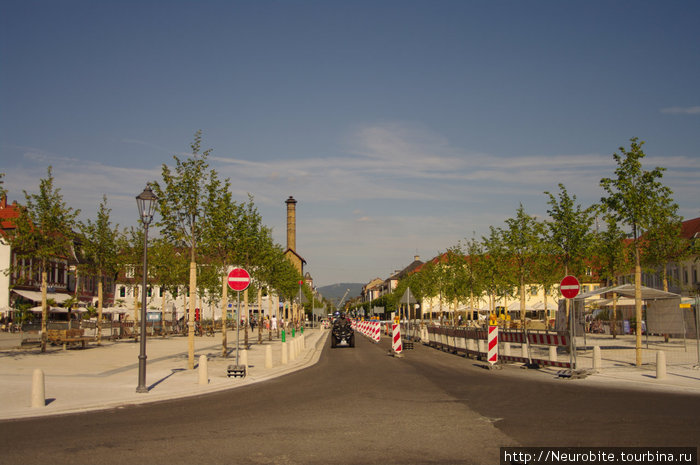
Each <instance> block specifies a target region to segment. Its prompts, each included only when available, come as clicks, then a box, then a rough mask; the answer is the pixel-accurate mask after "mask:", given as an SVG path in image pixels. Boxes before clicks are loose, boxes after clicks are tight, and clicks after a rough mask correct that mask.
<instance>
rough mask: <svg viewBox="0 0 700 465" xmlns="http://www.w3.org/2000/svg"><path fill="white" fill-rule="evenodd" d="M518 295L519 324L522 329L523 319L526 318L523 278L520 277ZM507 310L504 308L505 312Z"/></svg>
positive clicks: (523, 325)
mask: <svg viewBox="0 0 700 465" xmlns="http://www.w3.org/2000/svg"><path fill="white" fill-rule="evenodd" d="M519 294H520V322H521V324H522V327H523V328H525V318H526V312H525V278H524V277H523V276H522V275H521V276H520V289H519ZM507 311H508V309H507V308H506V312H507Z"/></svg>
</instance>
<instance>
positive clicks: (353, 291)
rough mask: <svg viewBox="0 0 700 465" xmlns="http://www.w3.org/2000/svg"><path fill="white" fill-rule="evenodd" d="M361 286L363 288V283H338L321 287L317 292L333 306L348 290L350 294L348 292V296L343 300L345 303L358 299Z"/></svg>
mask: <svg viewBox="0 0 700 465" xmlns="http://www.w3.org/2000/svg"><path fill="white" fill-rule="evenodd" d="M362 286H364V284H363V283H338V284H330V285H328V286H321V287H319V288H318V289H317V290H318V292H320V293H321V295H322V296H323V297H325V298H326V299H328V300H330V301H331V302H333V304H337V303H338V301H339V300H340V299H342V298H343V295H344V294H345V291H346V290H348V289H350V292H348V296H347V297H346V298H345V301H346V302H347V301H348V299H352V298H353V297H358V296H359V295H360V294H362Z"/></svg>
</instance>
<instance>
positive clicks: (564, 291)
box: [559, 276, 581, 299]
mask: <svg viewBox="0 0 700 465" xmlns="http://www.w3.org/2000/svg"><path fill="white" fill-rule="evenodd" d="M580 289H581V285H580V284H579V282H578V279H576V277H575V276H564V279H562V280H561V283H560V284H559V290H561V295H563V296H564V297H566V298H567V299H573V298H574V297H576V296H577V295H578V291H579V290H580Z"/></svg>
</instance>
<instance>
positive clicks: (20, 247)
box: [8, 166, 80, 352]
mask: <svg viewBox="0 0 700 465" xmlns="http://www.w3.org/2000/svg"><path fill="white" fill-rule="evenodd" d="M24 197H25V200H26V205H25V206H20V207H19V216H18V217H17V219H16V220H15V225H16V228H15V229H14V230H13V231H12V232H10V233H9V234H8V240H9V242H10V245H11V247H12V249H13V250H14V251H15V255H16V256H17V257H18V258H28V259H31V260H33V261H35V262H37V263H38V266H39V271H40V272H41V308H42V310H41V331H42V332H41V351H42V352H45V351H46V342H47V338H46V335H47V331H46V323H47V321H48V306H47V301H46V287H47V270H48V268H49V265H50V263H51V262H52V261H53V260H56V259H65V258H67V257H69V256H70V255H72V253H73V236H74V235H73V229H72V228H73V226H74V225H75V218H76V217H77V216H78V214H79V213H80V211H79V210H73V209H72V208H70V207H68V206H67V205H66V203H65V202H64V201H63V196H62V195H61V192H60V189H58V188H56V187H54V178H53V173H52V170H51V166H49V167H48V170H47V177H46V178H44V179H41V180H40V181H39V193H38V194H29V193H27V191H24Z"/></svg>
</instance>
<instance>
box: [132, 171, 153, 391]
mask: <svg viewBox="0 0 700 465" xmlns="http://www.w3.org/2000/svg"><path fill="white" fill-rule="evenodd" d="M157 200H158V197H156V195H155V194H154V193H153V191H152V190H151V186H150V185H149V184H146V188H145V189H144V190H143V192H141V193H140V194H139V195H138V196H137V197H136V205H137V206H138V207H139V217H140V218H141V223H143V281H142V283H141V330H140V332H141V341H140V343H141V350H140V352H139V385H138V386H137V387H136V392H139V393H148V387H146V277H147V275H148V225H149V224H150V223H151V220H152V219H153V212H155V209H156V201H157Z"/></svg>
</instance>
